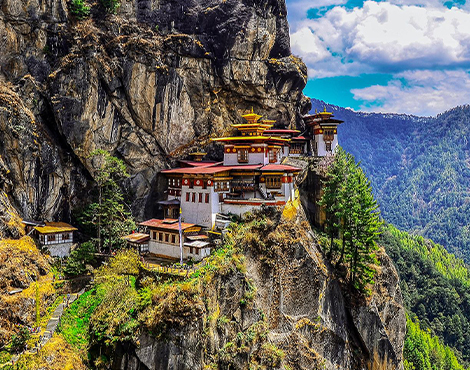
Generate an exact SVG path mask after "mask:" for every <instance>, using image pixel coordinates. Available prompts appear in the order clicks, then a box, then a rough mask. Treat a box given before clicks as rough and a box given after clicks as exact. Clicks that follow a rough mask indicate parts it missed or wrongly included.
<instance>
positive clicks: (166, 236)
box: [165, 234, 170, 243]
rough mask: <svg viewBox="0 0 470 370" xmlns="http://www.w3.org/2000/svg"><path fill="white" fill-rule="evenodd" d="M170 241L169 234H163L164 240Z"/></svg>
mask: <svg viewBox="0 0 470 370" xmlns="http://www.w3.org/2000/svg"><path fill="white" fill-rule="evenodd" d="M169 241H170V234H165V242H166V243H168V242H169Z"/></svg>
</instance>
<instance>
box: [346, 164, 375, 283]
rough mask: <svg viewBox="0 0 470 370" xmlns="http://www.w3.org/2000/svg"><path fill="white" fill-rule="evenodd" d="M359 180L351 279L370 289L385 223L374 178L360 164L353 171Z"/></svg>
mask: <svg viewBox="0 0 470 370" xmlns="http://www.w3.org/2000/svg"><path fill="white" fill-rule="evenodd" d="M353 177H354V183H355V187H356V190H355V197H356V201H355V204H354V226H353V228H352V235H353V238H352V240H353V241H352V244H351V246H352V253H351V255H352V259H351V266H350V280H351V283H352V285H353V286H354V287H355V288H356V289H358V290H360V291H364V290H366V287H367V285H368V284H373V283H374V280H373V277H374V275H375V266H376V265H377V264H378V261H377V258H376V255H375V252H376V251H377V250H378V247H377V243H376V240H377V239H378V236H379V234H380V233H379V230H380V227H381V225H382V221H381V220H380V213H379V212H378V205H377V202H376V201H375V199H374V196H373V195H372V188H371V185H370V181H369V180H368V179H367V177H366V175H365V174H364V172H363V171H362V169H361V168H360V167H359V166H358V165H356V166H355V172H354V174H353Z"/></svg>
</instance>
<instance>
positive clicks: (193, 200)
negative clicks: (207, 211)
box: [192, 193, 196, 203]
mask: <svg viewBox="0 0 470 370" xmlns="http://www.w3.org/2000/svg"><path fill="white" fill-rule="evenodd" d="M192 202H193V203H196V193H193V199H192Z"/></svg>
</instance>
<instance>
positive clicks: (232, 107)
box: [0, 0, 309, 220]
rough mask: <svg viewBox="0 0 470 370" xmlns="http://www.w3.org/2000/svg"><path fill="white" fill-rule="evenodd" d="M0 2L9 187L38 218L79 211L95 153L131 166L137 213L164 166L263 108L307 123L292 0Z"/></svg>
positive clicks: (1, 149) (149, 202)
mask: <svg viewBox="0 0 470 370" xmlns="http://www.w3.org/2000/svg"><path fill="white" fill-rule="evenodd" d="M87 4H88V5H89V6H90V9H91V11H90V16H89V17H87V18H85V19H82V20H79V19H77V18H76V17H74V15H73V14H72V13H71V12H70V10H69V7H70V3H69V2H66V1H64V0H1V1H0V48H1V50H2V52H1V53H0V156H1V157H0V185H1V186H2V188H3V189H4V190H5V191H6V193H7V194H8V195H9V197H8V199H9V200H10V202H11V204H12V205H13V206H15V207H16V208H17V209H18V210H19V211H20V213H21V215H22V216H24V217H26V218H46V219H54V218H56V219H57V218H61V219H63V220H68V219H69V218H70V213H71V209H72V208H74V207H76V206H77V205H79V204H80V203H81V202H82V200H83V198H85V197H86V192H87V190H88V187H89V184H90V180H91V179H92V178H93V168H92V166H91V163H90V160H89V158H88V155H89V154H90V152H91V151H93V150H94V149H97V148H102V149H106V150H108V151H110V152H111V153H112V154H114V155H116V156H118V157H120V158H122V159H123V160H124V161H125V163H126V164H127V165H128V167H129V170H130V173H131V175H132V176H131V178H130V179H129V180H128V182H127V183H126V184H124V187H125V188H126V189H127V192H128V193H129V195H130V197H131V198H132V199H133V200H134V201H133V209H134V213H135V214H136V215H137V216H140V217H143V216H150V215H153V214H154V212H155V200H156V198H158V197H161V196H162V194H160V193H161V192H160V190H161V184H160V181H159V177H158V172H159V171H160V170H161V169H162V168H167V167H168V166H169V165H171V164H172V163H174V161H175V159H177V158H180V157H182V156H184V155H186V154H187V153H189V152H190V151H191V150H194V149H197V148H200V147H202V146H203V145H205V144H207V143H208V139H209V138H210V137H211V136H212V135H220V134H222V133H225V132H227V131H228V130H229V129H230V126H229V125H230V124H232V123H235V122H240V114H242V113H244V112H246V111H247V110H248V109H250V108H251V107H254V109H255V110H256V111H257V112H260V113H261V114H264V115H265V116H266V117H268V118H270V119H276V120H278V122H279V123H280V124H282V125H287V126H295V125H296V124H299V118H300V113H301V112H305V111H306V110H308V105H309V102H307V101H306V100H305V99H304V97H303V95H302V89H303V87H304V85H305V82H306V67H305V65H304V64H303V63H302V62H301V61H300V60H299V59H297V58H295V57H294V56H292V55H291V53H290V45H289V34H288V24H287V19H286V13H287V11H286V5H285V2H284V1H283V0H269V1H265V0H263V1H261V0H255V1H253V0H244V1H239V0H210V1H203V0H189V1H180V0H171V1H170V0H122V1H121V4H120V7H119V8H118V11H117V14H109V13H108V12H107V11H106V10H105V8H104V7H103V5H102V4H101V3H100V2H98V1H93V0H90V1H88V2H87Z"/></svg>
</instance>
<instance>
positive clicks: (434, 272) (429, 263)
mask: <svg viewBox="0 0 470 370" xmlns="http://www.w3.org/2000/svg"><path fill="white" fill-rule="evenodd" d="M380 243H381V244H382V245H383V246H384V247H385V250H386V251H387V254H388V255H389V256H390V258H392V260H393V262H394V264H395V267H396V268H397V271H398V274H399V276H400V287H401V291H402V294H403V302H404V305H405V307H406V309H407V312H408V314H409V315H410V316H411V317H412V318H413V319H414V320H416V319H418V320H419V322H420V326H421V329H423V330H424V331H426V330H428V329H430V330H431V332H432V334H434V335H437V336H438V337H439V338H441V340H442V342H443V343H445V344H446V345H448V346H450V347H452V348H453V349H454V351H455V353H456V354H457V356H458V357H460V359H461V360H462V361H463V363H466V364H467V366H468V364H469V363H470V271H469V270H468V268H467V267H466V266H465V264H464V262H463V261H462V260H460V259H458V258H456V257H455V256H454V255H452V254H449V253H448V252H447V251H446V250H445V249H444V247H442V246H441V245H439V244H436V243H434V242H433V241H431V240H429V239H425V238H423V237H421V236H412V235H410V234H408V233H406V232H403V231H399V230H398V229H396V228H395V227H393V226H392V225H388V226H386V227H384V232H383V234H382V236H381V240H380ZM409 330H410V323H408V331H409ZM405 357H406V353H405Z"/></svg>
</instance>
